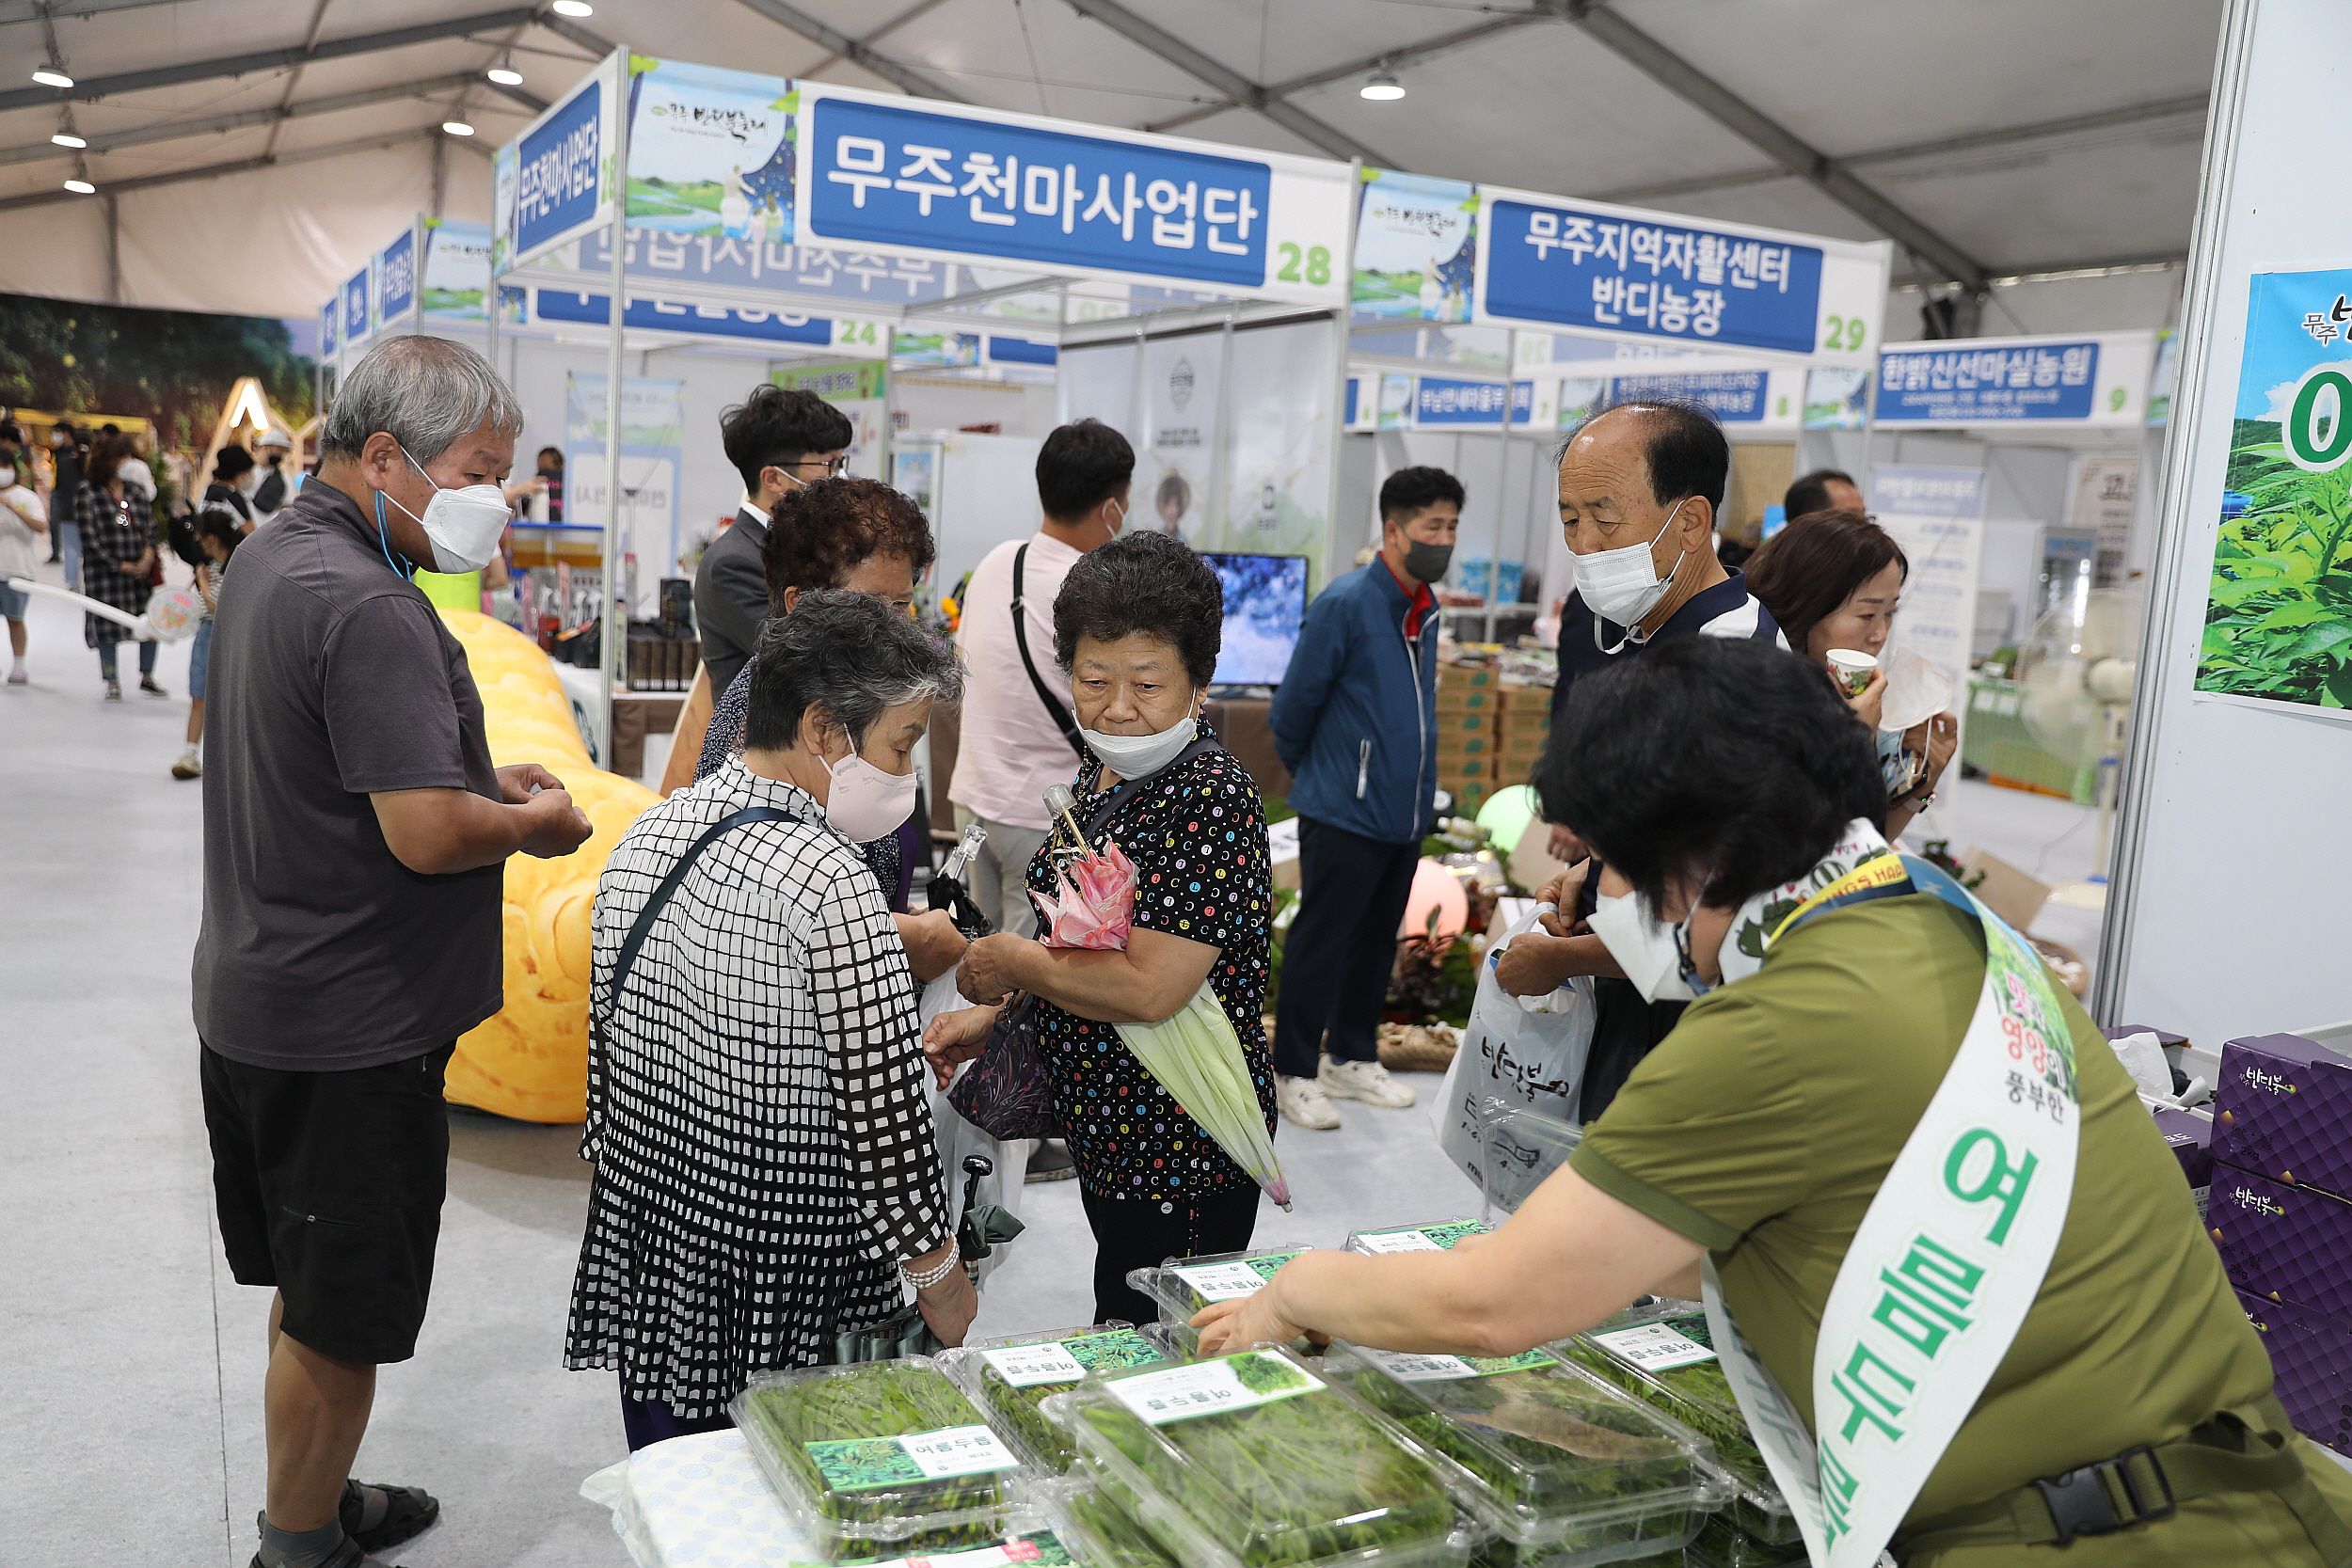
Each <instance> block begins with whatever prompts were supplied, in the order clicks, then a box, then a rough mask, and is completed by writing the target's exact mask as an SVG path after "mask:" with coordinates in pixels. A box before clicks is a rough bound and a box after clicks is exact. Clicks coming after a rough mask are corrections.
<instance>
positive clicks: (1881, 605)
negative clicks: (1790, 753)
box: [1748, 512, 1960, 838]
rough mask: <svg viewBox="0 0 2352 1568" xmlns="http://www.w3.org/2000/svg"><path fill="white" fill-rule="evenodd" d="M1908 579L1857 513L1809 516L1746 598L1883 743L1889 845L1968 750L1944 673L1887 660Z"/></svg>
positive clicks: (1916, 662) (1770, 557) (1778, 540)
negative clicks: (1825, 675) (1946, 706)
mask: <svg viewBox="0 0 2352 1568" xmlns="http://www.w3.org/2000/svg"><path fill="white" fill-rule="evenodd" d="M1910 575H1911V562H1909V561H1908V560H1906V559H1905V558H1904V556H1903V551H1902V546H1899V545H1898V544H1896V543H1895V541H1894V539H1893V538H1892V537H1891V536H1890V535H1889V534H1888V533H1887V531H1885V530H1884V529H1883V528H1881V527H1879V526H1878V524H1876V523H1874V522H1871V521H1870V520H1869V519H1868V518H1867V517H1864V516H1862V515H1859V514H1856V513H1852V512H1809V513H1807V514H1805V515H1804V516H1802V517H1799V518H1798V519H1796V520H1795V521H1794V522H1792V523H1790V524H1789V525H1788V527H1787V528H1785V529H1783V530H1781V531H1780V532H1778V533H1776V534H1774V535H1773V536H1772V538H1771V539H1769V540H1767V541H1766V542H1765V545H1764V547H1763V548H1762V549H1759V550H1757V551H1756V555H1755V556H1754V557H1753V558H1752V559H1751V560H1750V561H1749V562H1748V589H1749V591H1750V592H1751V593H1753V594H1755V595H1756V597H1757V598H1759V599H1761V600H1763V601H1764V608H1765V609H1767V610H1771V611H1772V619H1773V620H1775V621H1778V622H1779V623H1780V627H1781V630H1782V632H1783V633H1784V634H1785V635H1786V636H1787V637H1788V646H1790V647H1791V648H1794V649H1795V650H1796V651H1797V652H1799V653H1801V654H1803V655H1804V657H1806V658H1808V659H1810V660H1812V661H1813V662H1814V663H1816V664H1819V665H1820V666H1821V667H1822V668H1823V669H1825V670H1827V671H1828V672H1829V673H1830V677H1831V678H1832V679H1833V680H1836V682H1837V683H1838V688H1839V689H1840V690H1842V691H1844V692H1845V693H1846V696H1847V701H1848V702H1849V703H1850V704H1851V706H1852V708H1853V710H1854V712H1855V713H1856V714H1858V715H1859V716H1860V717H1861V718H1862V720H1863V721H1864V722H1866V723H1867V724H1868V725H1869V726H1870V730H1871V733H1872V734H1873V735H1874V736H1877V739H1878V751H1879V763H1880V771H1881V773H1882V774H1883V777H1884V778H1885V780H1886V833H1887V836H1888V837H1889V838H1895V837H1899V836H1900V835H1901V833H1902V831H1903V830H1904V829H1905V828H1907V827H1909V826H1910V825H1911V819H1912V818H1913V817H1914V816H1917V815H1918V814H1919V813H1920V812H1921V811H1922V810H1923V809H1925V808H1926V806H1927V804H1928V802H1930V801H1931V800H1934V799H1935V786H1936V784H1938V783H1939V782H1940V781H1941V780H1942V779H1943V777H1944V769H1945V768H1947V767H1949V766H1950V764H1951V760H1952V753H1953V752H1954V751H1956V750H1957V749H1958V748H1959V746H1960V721H1959V720H1957V719H1955V718H1954V717H1953V716H1952V715H1951V714H1949V713H1946V712H1940V711H1937V710H1938V709H1940V708H1941V707H1942V705H1943V703H1944V702H1945V701H1948V700H1949V698H1950V690H1949V682H1948V681H1947V680H1946V679H1945V678H1944V676H1943V674H1942V672H1940V671H1938V670H1937V669H1936V668H1935V667H1934V666H1933V665H1931V664H1930V663H1928V661H1927V660H1926V659H1924V658H1921V657H1919V656H1918V655H1916V654H1914V653H1909V652H1907V651H1905V650H1902V649H1897V650H1896V651H1895V652H1894V653H1893V654H1889V653H1887V651H1886V642H1887V638H1888V637H1889V636H1890V635H1891V634H1892V633H1893V631H1894V629H1895V611H1896V610H1897V609H1898V608H1899V603H1900V600H1901V597H1902V591H1903V583H1904V580H1905V579H1906V578H1909V577H1910ZM1898 677H1900V678H1899V679H1898ZM1939 689H1940V690H1941V691H1942V693H1943V695H1942V697H1941V698H1940V699H1939V698H1938V696H1937V692H1938V690H1939ZM1890 700H1891V702H1892V705H1893V706H1892V708H1891V709H1890V706H1889V704H1890ZM1922 704H1925V705H1926V711H1925V712H1921V713H1920V715H1919V717H1918V718H1917V719H1916V720H1913V719H1912V717H1911V715H1912V713H1913V712H1917V711H1919V709H1920V708H1921V705H1922ZM1890 724H1891V726H1892V727H1891V728H1890V727H1889V725H1890Z"/></svg>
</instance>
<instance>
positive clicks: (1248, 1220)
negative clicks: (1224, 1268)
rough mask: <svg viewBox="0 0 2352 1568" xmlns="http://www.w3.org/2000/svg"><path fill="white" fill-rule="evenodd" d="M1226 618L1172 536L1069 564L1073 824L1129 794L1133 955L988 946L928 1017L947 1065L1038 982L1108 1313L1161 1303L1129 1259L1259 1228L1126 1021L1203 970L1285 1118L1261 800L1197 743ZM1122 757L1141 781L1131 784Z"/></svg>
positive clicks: (1158, 1013)
mask: <svg viewBox="0 0 2352 1568" xmlns="http://www.w3.org/2000/svg"><path fill="white" fill-rule="evenodd" d="M1223 624H1224V596H1223V594H1222V592H1221V591H1220V590H1219V588H1218V585H1217V580H1216V574H1215V573H1213V572H1211V571H1210V570H1209V568H1208V566H1207V565H1206V564H1205V563H1204V562H1202V561H1201V560H1200V557H1199V556H1197V555H1195V554H1193V552H1192V551H1191V550H1190V549H1188V548H1186V547H1185V546H1184V545H1183V544H1181V543H1180V542H1178V541H1177V540H1174V539H1170V538H1168V537H1167V536H1166V535H1163V534H1142V533H1136V534H1127V535H1123V536H1122V537H1120V538H1119V539H1116V540H1114V541H1112V542H1111V543H1110V544H1108V545H1105V546H1103V547H1102V548H1100V549H1098V550H1095V551H1094V552H1092V553H1091V554H1089V555H1088V556H1087V557H1086V558H1085V559H1084V560H1082V561H1081V562H1079V563H1078V564H1077V565H1075V566H1073V567H1072V568H1071V571H1070V576H1069V578H1068V579H1067V580H1066V581H1065V582H1064V584H1063V586H1062V590H1061V593H1060V595H1059V596H1058V597H1057V599H1056V600H1055V601H1054V653H1055V657H1056V659H1057V661H1058V662H1059V663H1060V665H1061V666H1062V668H1063V669H1065V670H1067V671H1069V672H1070V673H1071V705H1072V707H1073V710H1074V711H1075V713H1076V715H1077V719H1078V723H1079V726H1080V728H1081V729H1082V730H1083V731H1084V732H1085V733H1086V736H1087V739H1088V743H1089V748H1090V750H1091V752H1092V753H1093V754H1091V755H1089V757H1088V758H1087V760H1086V762H1085V764H1084V765H1083V766H1082V767H1081V768H1079V769H1078V777H1077V780H1076V782H1075V783H1074V784H1073V791H1074V793H1075V794H1076V796H1077V808H1076V810H1075V812H1074V813H1073V815H1074V816H1076V817H1077V818H1078V820H1079V821H1081V822H1085V821H1087V820H1088V819H1089V817H1090V816H1092V815H1093V814H1094V813H1095V812H1096V811H1098V810H1099V809H1100V808H1101V806H1102V804H1103V802H1104V796H1105V792H1108V791H1116V792H1117V793H1118V795H1119V801H1118V804H1117V806H1116V808H1115V809H1114V810H1113V811H1112V813H1111V816H1110V819H1109V822H1108V824H1107V825H1106V826H1105V827H1104V830H1103V832H1102V835H1101V836H1102V837H1104V838H1107V839H1109V840H1111V841H1113V842H1115V843H1117V844H1118V845H1119V847H1120V848H1121V849H1123V850H1125V851H1126V853H1127V857H1128V859H1129V860H1131V861H1133V862H1134V863H1135V867H1136V902H1135V928H1134V931H1133V933H1132V934H1131V935H1130V937H1129V939H1128V943H1127V947H1126V950H1125V951H1124V952H1093V951H1086V950H1081V949H1075V948H1050V947H1046V946H1044V945H1043V944H1042V943H1040V942H1034V941H1031V940H1030V939H1028V938H1026V937H1016V936H1010V935H997V936H992V937H984V938H982V939H981V940H980V941H978V942H974V943H973V944H972V946H971V948H970V949H969V950H968V951H967V952H966V953H965V955H964V961H963V965H962V968H961V971H960V972H959V976H958V985H959V988H960V989H961V990H962V992H963V994H964V995H965V996H966V997H967V998H969V999H971V1000H973V1001H975V1002H978V1003H980V1004H982V1005H981V1006H977V1007H975V1008H973V1009H971V1010H969V1011H966V1012H960V1013H951V1014H948V1015H946V1017H943V1018H940V1019H937V1020H935V1021H933V1022H932V1024H931V1028H930V1033H929V1034H928V1035H927V1036H926V1037H925V1042H924V1043H925V1047H926V1049H927V1050H928V1051H929V1052H930V1055H931V1059H932V1061H933V1062H934V1063H935V1064H938V1065H939V1066H940V1067H941V1068H942V1069H943V1070H944V1069H947V1068H950V1067H952V1065H953V1064H954V1063H955V1062H957V1061H961V1060H962V1059H964V1058H966V1057H969V1056H972V1055H977V1053H978V1052H979V1049H980V1047H981V1046H982V1045H983V1044H984V1042H985V1041H986V1039H987V1032H988V1028H989V1025H990V1024H991V1023H993V1022H994V1020H995V1017H996V1013H997V1010H998V1008H999V1007H1001V1006H1004V1005H1005V1004H1006V1002H1007V1001H1008V999H1009V997H1010V996H1011V995H1012V994H1013V993H1014V992H1017V991H1032V992H1034V993H1036V995H1037V998H1038V1007H1037V1010H1036V1019H1037V1036H1038V1046H1039V1053H1040V1055H1041V1057H1042V1059H1043V1061H1044V1063H1045V1066H1046V1069H1047V1071H1048V1072H1049V1073H1050V1074H1051V1075H1052V1077H1053V1079H1054V1107H1055V1111H1056V1114H1057V1116H1059V1117H1060V1118H1061V1122H1062V1125H1063V1128H1064V1129H1065V1131H1066V1132H1067V1134H1068V1137H1069V1140H1070V1152H1071V1154H1072V1156H1073V1158H1075V1160H1076V1161H1077V1164H1078V1178H1079V1182H1080V1189H1081V1192H1082V1194H1083V1196H1084V1197H1085V1201H1086V1210H1087V1219H1088V1222H1089V1225H1090V1226H1091V1227H1093V1231H1094V1239H1095V1244H1096V1255H1095V1268H1094V1291H1095V1311H1096V1315H1097V1318H1098V1321H1100V1320H1108V1319H1112V1318H1122V1319H1127V1320H1129V1321H1133V1322H1148V1321H1149V1320H1150V1319H1151V1318H1152V1316H1153V1315H1154V1314H1155V1310H1156V1309H1155V1308H1154V1307H1152V1303H1151V1301H1150V1300H1149V1299H1148V1298H1147V1297H1145V1296H1143V1295H1142V1294H1141V1293H1140V1292H1138V1291H1134V1290H1132V1289H1130V1288H1129V1286H1128V1285H1127V1283H1126V1275H1127V1271H1128V1270H1130V1269H1134V1268H1138V1267H1141V1266H1144V1265H1146V1264H1152V1263H1157V1262H1160V1261H1161V1260H1162V1259H1166V1258H1168V1257H1171V1256H1173V1257H1193V1256H1198V1255H1199V1254H1201V1253H1212V1252H1231V1251H1237V1250H1239V1249H1241V1248H1243V1247H1246V1246H1248V1244H1249V1238H1250V1232H1251V1230H1252V1229H1253V1228H1254V1227H1255V1226H1256V1223H1257V1213H1258V1186H1257V1183H1256V1182H1255V1181H1254V1180H1252V1179H1251V1178H1250V1176H1249V1174H1248V1172H1247V1171H1245V1170H1243V1169H1242V1168H1241V1166H1239V1165H1237V1164H1234V1163H1233V1161H1232V1159H1230V1158H1229V1157H1228V1156H1227V1155H1226V1153H1225V1151H1224V1150H1223V1149H1222V1148H1218V1147H1217V1144H1216V1140H1215V1139H1213V1138H1211V1137H1210V1136H1209V1135H1208V1133H1206V1132H1203V1131H1202V1130H1201V1128H1200V1123H1198V1122H1196V1121H1194V1120H1193V1119H1192V1117H1189V1116H1187V1115H1186V1114H1185V1113H1184V1110H1183V1109H1182V1108H1180V1107H1179V1106H1178V1105H1177V1103H1176V1101H1175V1100H1174V1099H1173V1098H1172V1097H1171V1096H1169V1094H1168V1091H1167V1090H1166V1089H1164V1088H1162V1087H1160V1085H1159V1084H1158V1082H1157V1081H1156V1080H1155V1079H1153V1078H1152V1075H1151V1074H1150V1073H1148V1072H1146V1071H1144V1069H1143V1068H1142V1067H1141V1065H1140V1064H1138V1063H1137V1062H1136V1059H1135V1057H1134V1055H1133V1054H1131V1053H1129V1052H1128V1050H1127V1048H1126V1046H1125V1045H1124V1044H1123V1043H1122V1042H1121V1041H1120V1037H1119V1031H1118V1028H1117V1027H1116V1026H1117V1025H1118V1024H1119V1023H1120V1022H1159V1021H1160V1020H1163V1019H1166V1018H1168V1017H1170V1016H1172V1015H1173V1014H1174V1013H1176V1012H1177V1011H1178V1010H1179V1009H1181V1008H1182V1007H1183V1006H1184V1004H1185V1003H1187V1002H1189V1001H1190V1000H1191V999H1192V996H1193V993H1194V992H1195V991H1197V990H1199V989H1200V983H1201V981H1203V980H1206V981H1208V983H1209V986H1210V989H1211V990H1213V991H1214V992H1215V993H1216V999H1217V1001H1218V1002H1219V1003H1220V1004H1222V1005H1223V1006H1224V1008H1225V1015H1226V1017H1227V1018H1228V1019H1229V1020H1230V1021H1231V1022H1232V1024H1233V1032H1234V1034H1235V1035H1236V1036H1238V1037H1239V1038H1240V1039H1241V1042H1242V1049H1243V1053H1244V1056H1245V1058H1246V1059H1247V1061H1248V1067H1249V1071H1250V1075H1251V1078H1252V1079H1253V1081H1254V1082H1255V1083H1256V1085H1257V1089H1258V1102H1259V1106H1260V1109H1261V1110H1262V1111H1263V1114H1264V1116H1265V1117H1266V1122H1267V1125H1268V1126H1269V1127H1271V1126H1273V1124H1274V1119H1275V1113H1274V1079H1273V1072H1272V1068H1271V1065H1270V1063H1269V1062H1268V1060H1267V1056H1266V1050H1265V1043H1264V1040H1265V1035H1264V1029H1263V1025H1262V1024H1261V1023H1260V1022H1259V1021H1260V1018H1261V1016H1262V1014H1263V1009H1264V1005H1265V990H1266V961H1267V954H1268V945H1269V942H1270V940H1271V935H1272V928H1273V913H1274V885H1273V872H1272V867H1271V863H1270V862H1269V860H1268V857H1267V853H1266V835H1265V809H1264V805H1263V802H1262V801H1261V800H1259V797H1258V786H1257V785H1256V784H1254V783H1253V782H1251V780H1250V777H1249V775H1248V773H1247V772H1246V771H1244V770H1243V768H1242V767H1241V765H1240V764H1239V763H1238V762H1236V761H1234V760H1233V758H1232V755H1231V754H1229V753H1228V752H1224V751H1223V750H1222V749H1219V748H1217V747H1216V746H1215V745H1214V744H1212V745H1209V746H1207V747H1203V748H1199V749H1193V750H1191V751H1190V754H1185V752H1186V751H1187V748H1188V747H1189V746H1190V743H1191V742H1192V741H1194V740H1195V739H1196V738H1206V739H1210V740H1212V741H1213V740H1214V737H1213V736H1211V733H1210V730H1209V727H1208V725H1207V724H1206V723H1205V722H1202V721H1201V720H1200V706H1201V703H1202V700H1203V696H1204V693H1205V691H1206V689H1207V687H1208V684H1209V677H1210V673H1211V672H1213V671H1214V670H1215V669H1216V655H1217V647H1218V642H1219V636H1220V632H1221V630H1222V627H1223ZM1155 740H1156V741H1158V742H1159V744H1157V745H1152V744H1151V742H1152V741H1155ZM1117 760H1124V761H1125V762H1126V765H1127V766H1128V767H1129V768H1133V769H1134V770H1135V772H1136V775H1137V776H1136V777H1135V778H1133V779H1132V780H1122V778H1121V777H1120V773H1119V772H1118V771H1117V769H1116V766H1115V763H1116V761H1117ZM1072 850H1073V846H1072V845H1071V843H1070V832H1069V829H1068V828H1067V827H1063V828H1057V830H1056V832H1055V836H1054V837H1053V838H1051V839H1049V840H1047V842H1046V846H1045V847H1044V848H1043V849H1042V850H1041V851H1040V852H1039V854H1038V857H1037V859H1036V860H1035V861H1034V862H1033V863H1031V864H1030V867H1029V886H1030V888H1031V889H1032V890H1035V891H1039V892H1052V891H1054V885H1055V876H1056V871H1055V865H1056V861H1055V857H1056V855H1057V854H1067V853H1070V852H1072Z"/></svg>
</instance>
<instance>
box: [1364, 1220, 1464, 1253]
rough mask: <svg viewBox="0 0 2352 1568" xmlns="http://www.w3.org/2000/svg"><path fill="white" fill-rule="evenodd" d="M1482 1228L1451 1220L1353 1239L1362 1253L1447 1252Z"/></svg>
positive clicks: (1380, 1231) (1371, 1233)
mask: <svg viewBox="0 0 2352 1568" xmlns="http://www.w3.org/2000/svg"><path fill="white" fill-rule="evenodd" d="M1485 1229H1486V1227H1485V1226H1483V1225H1481V1224H1479V1223H1478V1222H1477V1221H1476V1220H1455V1221H1454V1222H1452V1223H1451V1224H1447V1225H1423V1226H1417V1227H1414V1228H1412V1229H1410V1230H1375V1231H1370V1232H1368V1233H1366V1234H1362V1235H1359V1236H1358V1237H1357V1238H1356V1244H1357V1245H1358V1246H1359V1247H1361V1248H1363V1249H1364V1250H1365V1251H1366V1252H1373V1253H1380V1252H1451V1251H1453V1250H1454V1243H1456V1242H1458V1241H1460V1240H1461V1239H1462V1238H1463V1237H1465V1236H1475V1235H1478V1234H1479V1233H1480V1232H1482V1231H1484V1230H1485Z"/></svg>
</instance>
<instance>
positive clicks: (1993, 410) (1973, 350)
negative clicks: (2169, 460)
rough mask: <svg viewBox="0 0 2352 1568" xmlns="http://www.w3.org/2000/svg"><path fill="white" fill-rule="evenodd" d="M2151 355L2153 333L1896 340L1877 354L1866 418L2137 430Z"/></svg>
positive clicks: (1887, 423)
mask: <svg viewBox="0 0 2352 1568" xmlns="http://www.w3.org/2000/svg"><path fill="white" fill-rule="evenodd" d="M2154 357H2155V334H2154V333H2153V332H2102V333H2098V334H2096V335H2093V336H2090V337H2080V338H1961V339H1949V340H1944V341H1932V342H1920V343H1905V344H1903V345H1902V346H1901V347H1900V348H1891V349H1888V350H1887V351H1886V352H1885V353H1883V354H1882V355H1880V356H1879V373H1878V403H1877V413H1876V416H1875V418H1876V420H1877V422H1878V424H1879V426H1880V427H1881V428H1882V429H1886V430H1932V429H1936V428H1938V427H1940V426H1955V425H1958V426H1966V425H2015V424H2023V425H2030V426H2040V427H2043V428H2051V429H2072V430H2137V429H2138V428H2140V427H2141V426H2142V425H2143V424H2144V423H2145V422H2146V420H2147V402H2148V375H2149V371H2150V368H2151V366H2152V364H2153V360H2154Z"/></svg>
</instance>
